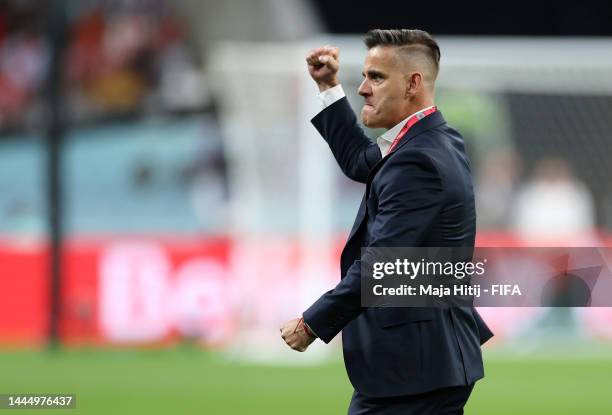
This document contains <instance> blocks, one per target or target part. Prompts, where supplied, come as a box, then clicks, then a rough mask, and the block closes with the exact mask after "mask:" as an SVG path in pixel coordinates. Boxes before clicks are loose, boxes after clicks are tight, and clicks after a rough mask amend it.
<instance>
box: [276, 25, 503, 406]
mask: <svg viewBox="0 0 612 415" xmlns="http://www.w3.org/2000/svg"><path fill="white" fill-rule="evenodd" d="M364 41H365V44H366V46H367V49H368V51H367V55H366V58H365V64H364V68H363V82H362V83H361V85H360V86H359V95H361V96H362V97H363V98H364V105H363V108H362V110H361V120H362V122H363V124H365V125H366V126H367V127H371V128H385V129H387V131H386V132H385V133H384V134H383V135H382V136H380V137H378V139H377V141H376V143H373V142H372V141H371V140H370V139H369V138H368V137H367V136H366V135H365V133H364V132H363V130H362V129H361V128H360V126H359V124H358V123H357V118H356V116H355V114H354V112H353V111H352V109H351V107H350V106H349V103H348V101H347V98H346V96H345V94H344V91H343V90H342V86H341V85H340V82H339V80H338V77H337V75H338V70H339V67H340V56H339V55H340V51H339V49H338V48H335V47H331V46H324V47H320V48H317V49H314V50H313V51H311V52H310V53H309V54H308V56H307V58H306V62H307V64H308V71H309V73H310V75H311V77H312V79H313V80H314V81H315V82H316V84H317V85H318V87H319V90H320V92H321V93H320V95H319V98H320V99H321V101H322V105H323V110H322V111H321V112H320V113H319V114H317V115H316V116H315V118H314V119H313V120H312V123H313V125H314V126H315V127H316V129H317V130H318V131H319V133H320V134H321V135H322V136H323V138H324V139H325V141H326V142H327V143H328V144H329V147H330V149H331V151H332V153H333V155H334V157H335V159H336V161H337V162H338V164H339V165H340V168H341V169H342V171H343V172H344V173H345V174H346V175H347V176H348V177H349V178H351V179H353V180H355V181H358V182H361V183H366V193H365V195H364V198H363V200H362V202H361V206H360V207H359V210H358V212H357V217H356V219H355V222H354V225H353V228H352V229H351V232H350V234H349V238H348V240H347V242H346V245H345V247H344V250H343V252H342V256H341V260H340V263H341V280H340V282H339V283H338V285H337V286H336V287H335V288H334V289H332V290H330V291H328V292H327V293H325V294H324V295H323V296H321V297H320V298H319V299H318V300H317V301H316V302H315V303H314V304H313V305H312V306H311V307H310V308H308V309H307V310H306V311H304V313H303V316H302V317H300V318H296V319H294V320H291V321H289V322H287V323H286V324H285V325H284V326H283V327H282V328H281V335H282V337H283V339H284V340H285V342H286V343H287V344H288V345H289V346H290V347H292V348H293V349H295V350H298V351H304V350H306V348H307V347H308V345H310V343H312V342H313V341H314V340H315V339H316V338H317V337H318V338H319V339H321V340H323V341H324V342H325V343H328V342H329V341H331V340H332V339H333V338H334V337H335V336H336V335H337V334H338V333H339V332H340V331H342V344H343V351H344V361H345V365H346V370H347V372H348V375H349V378H350V380H351V383H352V385H353V387H354V389H355V392H354V394H353V397H352V400H351V402H350V406H349V414H419V415H423V414H462V413H463V407H464V405H465V403H466V402H467V399H468V397H469V395H470V393H471V392H472V388H473V386H474V383H475V382H476V381H477V380H478V379H480V378H482V377H483V376H484V370H483V362H482V355H481V350H480V346H481V344H482V343H484V342H485V341H487V340H488V339H489V338H490V337H491V336H492V333H491V331H490V330H489V328H488V327H487V326H486V324H485V323H484V321H483V320H482V318H481V317H480V316H479V315H478V313H477V311H476V310H475V309H474V308H473V307H452V308H441V307H438V308H433V307H431V308H410V307H405V308H396V307H378V308H367V307H362V305H361V281H360V274H361V263H360V262H361V259H360V255H361V248H362V247H455V246H474V238H475V232H476V225H475V221H476V213H475V208H474V193H473V188H472V178H471V173H470V164H469V160H468V157H467V155H466V152H465V147H464V142H463V138H462V136H461V135H460V134H459V133H458V132H457V131H456V130H455V129H453V128H452V127H451V126H449V125H448V124H447V123H446V121H445V120H444V117H443V116H442V114H441V112H440V111H439V110H438V109H437V108H436V107H435V104H434V91H435V81H436V77H437V75H438V69H439V62H440V49H439V47H438V44H437V43H436V41H435V40H434V39H433V38H432V37H431V36H430V35H429V34H428V33H427V32H424V31H421V30H405V29H402V30H380V29H376V30H371V31H369V32H368V33H367V34H366V35H365V38H364Z"/></svg>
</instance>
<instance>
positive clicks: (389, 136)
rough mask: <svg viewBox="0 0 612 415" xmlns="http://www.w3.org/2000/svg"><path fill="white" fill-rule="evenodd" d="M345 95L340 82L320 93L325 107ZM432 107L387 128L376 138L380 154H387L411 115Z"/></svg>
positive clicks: (319, 96)
mask: <svg viewBox="0 0 612 415" xmlns="http://www.w3.org/2000/svg"><path fill="white" fill-rule="evenodd" d="M345 96H346V94H345V93H344V89H342V85H340V84H338V85H336V86H335V87H333V88H329V89H326V90H325V91H323V92H321V93H320V94H319V95H318V98H319V99H320V100H321V104H322V106H323V109H325V108H327V107H329V106H330V105H331V104H333V103H334V102H336V101H338V100H340V99H342V98H344V97H345ZM430 108H433V106H431V107H427V108H423V109H420V110H418V111H417V112H415V113H414V114H410V115H409V116H408V117H406V118H405V119H404V120H403V121H401V122H399V123H398V124H396V125H395V126H394V127H393V128H391V129H389V130H387V131H386V132H385V133H384V134H383V135H381V136H380V137H378V138H377V139H376V144H378V148H379V149H380V154H382V155H385V154H387V152H388V151H389V148H390V147H391V144H392V143H393V140H395V137H397V135H398V134H399V132H400V131H401V129H402V128H403V127H404V125H405V124H406V122H408V119H409V118H410V117H412V116H413V115H415V114H418V113H419V112H421V111H426V110H428V109H430Z"/></svg>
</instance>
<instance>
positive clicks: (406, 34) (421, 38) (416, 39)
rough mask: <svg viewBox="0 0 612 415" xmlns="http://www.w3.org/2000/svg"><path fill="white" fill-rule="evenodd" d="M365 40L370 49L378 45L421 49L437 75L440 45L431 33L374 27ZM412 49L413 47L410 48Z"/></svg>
mask: <svg viewBox="0 0 612 415" xmlns="http://www.w3.org/2000/svg"><path fill="white" fill-rule="evenodd" d="M363 42H364V43H365V44H366V46H367V47H368V49H372V48H373V47H376V46H391V47H403V46H407V47H411V46H414V47H415V48H416V49H417V50H420V51H421V52H423V53H424V55H425V56H426V57H427V58H428V59H429V60H430V61H431V63H432V64H433V66H434V68H435V73H436V75H437V73H438V69H439V66H440V47H439V46H438V43H437V42H436V41H435V40H434V38H433V37H431V35H430V34H429V33H427V32H426V31H424V30H419V29H372V30H370V31H369V32H368V33H366V34H365V36H364V38H363ZM410 49H412V48H410Z"/></svg>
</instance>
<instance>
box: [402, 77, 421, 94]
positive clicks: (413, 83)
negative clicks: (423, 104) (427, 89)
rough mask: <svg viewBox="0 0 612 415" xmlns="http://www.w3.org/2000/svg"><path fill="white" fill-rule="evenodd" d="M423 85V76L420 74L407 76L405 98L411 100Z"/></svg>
mask: <svg viewBox="0 0 612 415" xmlns="http://www.w3.org/2000/svg"><path fill="white" fill-rule="evenodd" d="M422 83H423V74H421V73H420V72H413V73H411V74H410V75H407V76H406V92H405V94H404V97H405V98H410V97H413V96H415V95H416V93H417V92H418V90H419V88H420V87H421V84H422Z"/></svg>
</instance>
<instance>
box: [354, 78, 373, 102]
mask: <svg viewBox="0 0 612 415" xmlns="http://www.w3.org/2000/svg"><path fill="white" fill-rule="evenodd" d="M357 92H358V93H359V95H361V96H362V97H367V96H370V95H372V88H370V83H369V82H368V78H364V80H363V82H361V85H359V89H358V90H357Z"/></svg>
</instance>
